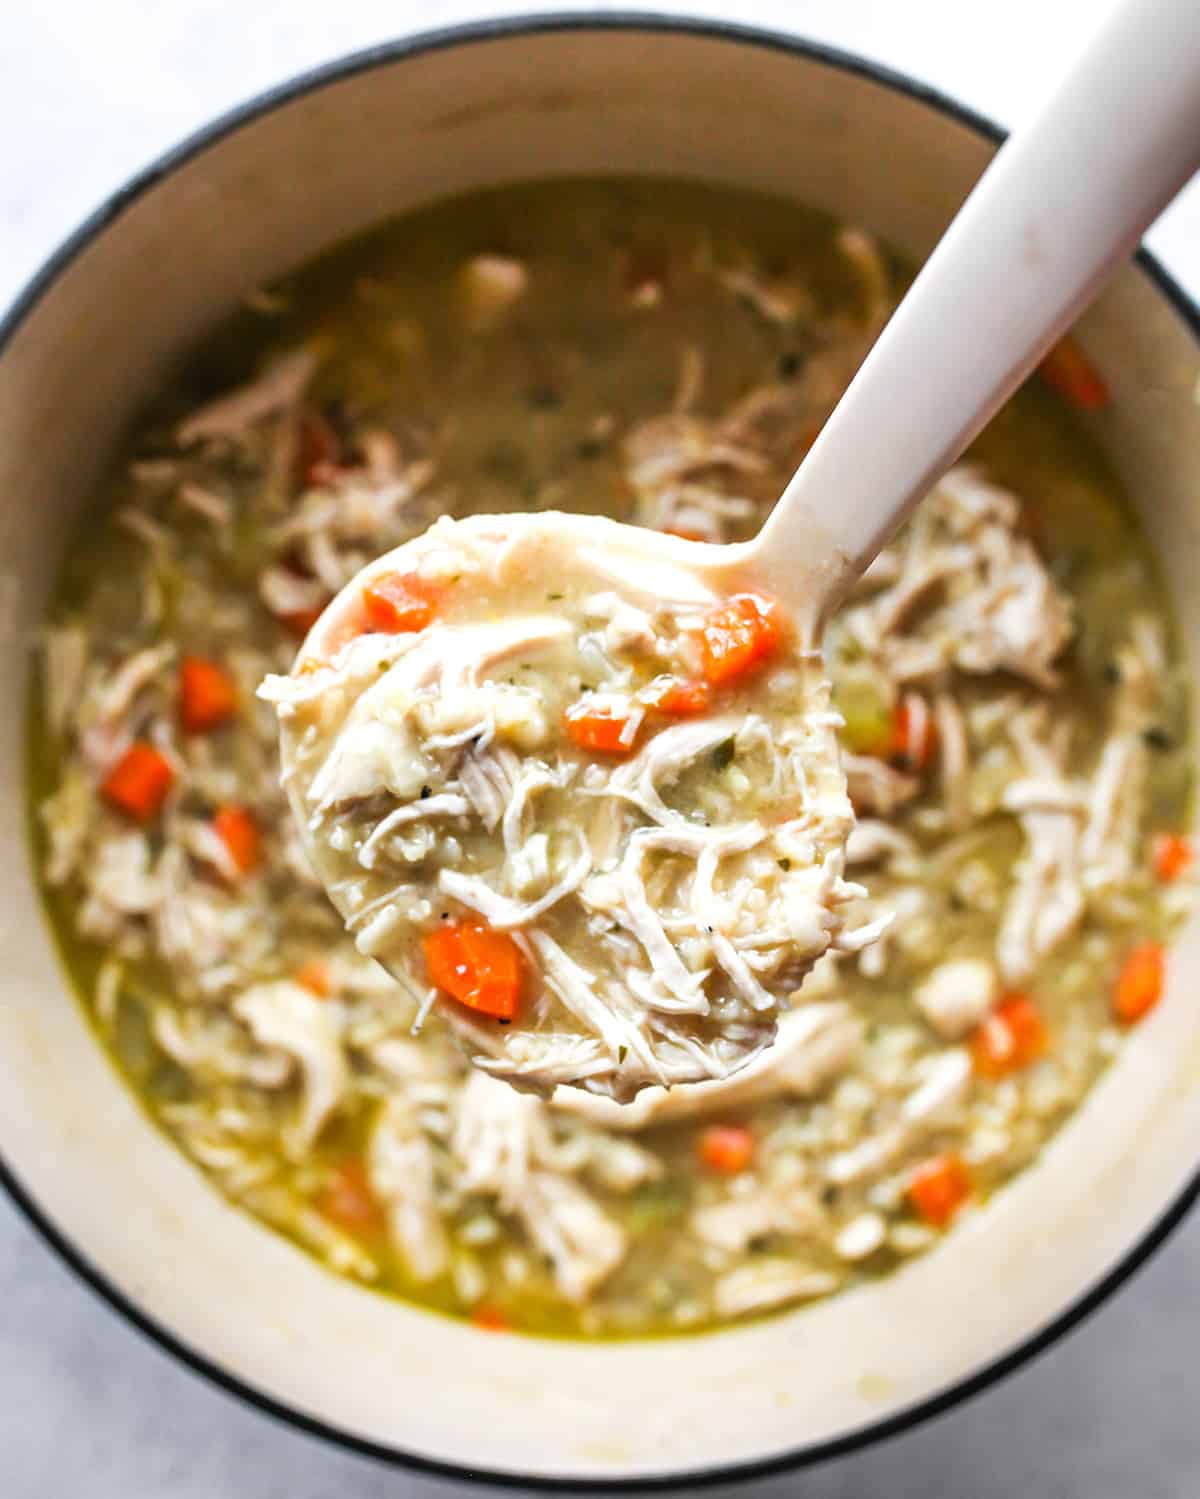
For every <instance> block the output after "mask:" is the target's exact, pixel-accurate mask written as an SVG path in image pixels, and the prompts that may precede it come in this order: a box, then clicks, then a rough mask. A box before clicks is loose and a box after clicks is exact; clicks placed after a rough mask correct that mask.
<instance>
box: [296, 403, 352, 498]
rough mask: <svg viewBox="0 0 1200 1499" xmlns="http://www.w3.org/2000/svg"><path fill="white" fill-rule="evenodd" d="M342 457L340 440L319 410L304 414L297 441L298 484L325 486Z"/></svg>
mask: <svg viewBox="0 0 1200 1499" xmlns="http://www.w3.org/2000/svg"><path fill="white" fill-rule="evenodd" d="M341 457H342V444H341V439H340V438H339V437H338V435H337V433H336V432H335V431H334V429H333V426H332V425H331V423H330V422H329V421H328V420H327V419H326V418H325V417H323V416H322V415H321V414H320V412H318V411H308V412H305V414H304V416H303V417H302V418H301V421H300V432H299V436H298V438H297V442H296V478H297V481H298V482H299V483H301V484H305V485H313V484H322V483H325V482H326V481H328V480H329V479H331V478H332V477H333V474H334V472H335V471H336V469H337V467H338V464H339V463H340V462H341Z"/></svg>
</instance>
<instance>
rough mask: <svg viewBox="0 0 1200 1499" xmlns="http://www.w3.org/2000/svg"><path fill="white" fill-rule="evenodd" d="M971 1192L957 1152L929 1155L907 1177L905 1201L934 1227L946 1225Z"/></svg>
mask: <svg viewBox="0 0 1200 1499" xmlns="http://www.w3.org/2000/svg"><path fill="white" fill-rule="evenodd" d="M970 1195H971V1178H970V1175H969V1174H968V1172H967V1168H966V1167H965V1166H964V1165H963V1163H962V1161H960V1160H959V1158H958V1157H957V1156H956V1155H937V1156H931V1157H930V1158H929V1160H927V1161H922V1163H921V1164H920V1165H919V1166H918V1167H917V1168H916V1170H915V1171H913V1173H912V1175H911V1176H910V1177H909V1178H908V1200H909V1202H911V1203H912V1205H913V1207H914V1208H915V1209H916V1211H917V1213H918V1215H919V1216H920V1217H922V1218H924V1220H925V1222H926V1223H930V1224H932V1225H933V1227H934V1228H945V1227H946V1226H947V1225H948V1224H949V1223H951V1222H952V1221H953V1219H954V1217H955V1215H956V1214H957V1212H958V1210H959V1208H961V1207H962V1205H963V1203H964V1202H966V1200H967V1198H968V1197H969V1196H970Z"/></svg>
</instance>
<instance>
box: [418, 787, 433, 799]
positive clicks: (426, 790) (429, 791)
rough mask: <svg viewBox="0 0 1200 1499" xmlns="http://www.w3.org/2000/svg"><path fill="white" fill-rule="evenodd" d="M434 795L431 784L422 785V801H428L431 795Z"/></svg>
mask: <svg viewBox="0 0 1200 1499" xmlns="http://www.w3.org/2000/svg"><path fill="white" fill-rule="evenodd" d="M432 795H433V791H432V789H431V788H430V787H429V786H422V787H421V800H422V801H423V802H424V801H428V800H429V798H430V797H431V796H432Z"/></svg>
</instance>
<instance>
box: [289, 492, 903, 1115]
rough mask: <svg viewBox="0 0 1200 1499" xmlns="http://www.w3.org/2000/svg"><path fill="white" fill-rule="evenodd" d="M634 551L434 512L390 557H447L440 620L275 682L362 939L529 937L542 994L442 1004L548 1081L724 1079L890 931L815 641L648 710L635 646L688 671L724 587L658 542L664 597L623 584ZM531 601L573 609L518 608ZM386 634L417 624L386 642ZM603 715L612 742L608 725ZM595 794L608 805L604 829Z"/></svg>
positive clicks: (603, 533) (659, 671) (306, 819)
mask: <svg viewBox="0 0 1200 1499" xmlns="http://www.w3.org/2000/svg"><path fill="white" fill-rule="evenodd" d="M643 551H644V548H643V547H642V544H641V543H640V542H639V543H638V544H637V550H636V551H634V550H632V549H631V544H630V543H628V542H627V541H626V540H625V538H624V535H623V533H621V532H620V531H619V530H618V529H617V528H606V527H605V526H604V525H603V524H601V523H598V522H596V521H587V522H582V521H568V519H567V518H565V517H564V518H560V519H554V518H549V519H546V518H541V517H538V518H531V519H530V520H528V521H526V522H524V523H523V524H522V525H520V526H514V524H513V523H512V522H509V523H507V526H506V527H499V526H497V525H496V524H495V523H493V522H487V521H482V522H480V523H478V524H475V525H466V524H463V523H459V524H457V525H454V524H451V523H449V522H445V523H441V524H439V525H438V526H435V527H434V528H433V530H432V531H431V532H430V533H428V535H427V537H426V538H424V539H423V540H422V541H421V542H420V543H414V544H413V545H411V546H409V547H408V548H405V549H404V552H403V554H402V555H397V556H396V557H394V558H391V559H386V560H385V562H383V563H380V564H377V565H376V569H375V571H376V573H379V574H380V575H381V576H382V570H383V569H386V570H387V571H388V572H389V573H396V572H404V571H405V570H407V573H406V575H407V576H411V577H414V578H419V579H423V580H425V579H428V580H436V581H431V582H429V583H428V584H426V583H422V584H421V585H420V586H422V587H425V586H429V587H434V588H436V590H437V592H438V597H439V605H438V609H437V611H436V617H431V618H429V619H428V620H427V621H426V622H425V623H424V624H423V627H422V628H421V629H420V631H419V632H411V633H407V634H405V633H403V632H402V633H401V634H400V635H399V636H397V635H396V634H392V635H383V636H379V635H376V634H373V633H371V632H368V633H367V634H366V635H362V634H359V635H358V636H357V637H355V638H352V639H351V641H350V642H349V644H346V645H344V646H343V645H341V644H339V645H338V646H336V647H335V653H334V655H333V657H332V658H328V657H326V658H320V657H319V656H318V658H317V659H315V660H314V659H308V658H306V659H305V660H304V661H303V662H302V663H301V665H300V668H299V670H298V671H297V673H296V674H295V675H294V676H292V677H290V678H278V677H274V678H270V679H268V681H267V683H266V684H265V685H264V688H263V693H262V695H263V696H264V697H266V698H267V699H268V700H269V701H271V702H272V703H274V704H275V705H276V707H277V709H278V712H279V716H280V722H281V725H282V728H283V733H284V749H285V762H286V780H287V785H288V789H289V792H290V795H291V798H292V804H293V807H294V809H295V811H296V813H297V818H298V822H299V826H300V827H301V829H302V831H303V832H304V835H305V837H306V839H307V840H308V842H309V843H310V845H311V848H312V853H313V862H314V865H315V867H316V868H317V870H318V873H319V874H320V875H321V876H322V878H323V879H324V880H325V882H326V884H327V887H328V888H329V890H330V893H331V895H332V896H333V898H334V901H335V903H336V904H337V905H338V907H339V909H340V910H341V911H342V912H343V914H344V915H345V917H346V919H347V922H348V926H349V928H350V929H351V930H352V931H353V932H354V934H355V936H356V940H357V942H358V945H359V949H360V951H362V952H364V953H369V954H370V955H371V956H374V957H377V958H379V959H380V960H381V961H383V962H385V963H386V964H388V965H389V967H391V968H392V969H393V970H399V971H402V973H403V974H404V976H405V977H406V980H407V982H409V984H410V986H411V985H412V984H420V983H422V982H423V970H422V971H421V972H417V971H415V970H414V954H419V950H420V949H419V946H418V943H419V941H429V940H433V941H437V940H438V939H437V937H436V935H434V936H433V937H431V936H430V927H431V917H433V916H434V913H439V914H438V915H437V917H436V919H437V920H438V921H441V922H443V923H445V922H447V921H450V920H451V919H455V918H457V919H459V920H463V919H466V918H471V919H475V920H479V919H482V920H483V921H484V922H485V923H486V925H487V927H488V929H489V930H490V932H491V933H493V934H500V933H509V932H512V933H514V934H516V936H515V937H514V942H515V944H516V945H515V946H514V948H513V952H514V954H518V955H519V957H517V956H514V958H513V962H514V963H518V962H519V964H520V967H521V969H522V972H523V973H524V974H526V975H527V978H526V982H527V984H528V989H529V992H528V993H527V994H526V996H525V997H524V999H523V1000H522V1008H521V1012H520V1014H519V1015H517V1016H516V1018H515V1022H514V1023H513V1024H512V1025H511V1026H510V1027H509V1029H508V1030H507V1032H506V1033H498V1032H497V1031H496V1029H495V1027H490V1028H489V1026H488V1025H487V1023H486V1021H484V1020H481V1019H480V1018H479V1017H478V1016H476V1017H468V1016H467V1015H465V1014H464V1013H463V1011H462V1007H461V1001H462V996H457V999H458V1001H459V1003H458V1004H456V1003H455V1002H454V999H453V998H452V999H449V1000H447V1001H446V1002H445V1004H444V1005H443V1006H442V1008H443V1011H444V1013H446V1014H447V1017H448V1018H449V1019H450V1021H451V1023H452V1025H453V1027H454V1029H455V1031H456V1032H457V1034H458V1035H459V1036H460V1037H462V1038H463V1040H464V1042H465V1043H466V1044H468V1045H469V1046H471V1047H472V1048H477V1050H476V1052H475V1060H476V1061H477V1064H478V1065H479V1066H480V1067H481V1068H483V1069H484V1070H486V1071H488V1072H490V1073H491V1074H492V1075H493V1076H495V1077H503V1078H507V1079H509V1080H511V1081H512V1082H514V1083H515V1084H517V1085H518V1086H521V1087H523V1088H536V1089H540V1090H541V1091H542V1092H543V1093H548V1092H549V1091H550V1090H551V1089H552V1088H553V1087H554V1086H556V1085H557V1084H558V1083H559V1082H560V1081H570V1082H574V1083H576V1084H578V1085H579V1086H582V1087H585V1088H587V1089H588V1090H589V1091H591V1092H595V1093H607V1094H609V1095H611V1096H613V1097H618V1098H628V1097H632V1096H633V1095H634V1094H635V1093H636V1092H637V1091H638V1090H639V1089H641V1088H644V1087H647V1086H654V1085H662V1086H669V1085H673V1084H681V1083H688V1082H697V1081H699V1080H700V1079H706V1078H716V1077H721V1076H724V1075H725V1074H727V1073H728V1072H730V1071H732V1070H734V1069H735V1068H736V1067H738V1066H739V1065H741V1064H742V1063H744V1062H746V1061H747V1060H749V1059H750V1058H751V1057H753V1056H754V1055H755V1054H756V1053H757V1052H758V1051H760V1050H761V1049H762V1048H763V1047H764V1046H766V1045H767V1044H768V1043H769V1042H770V1040H771V1038H772V1035H773V1032H774V1028H775V1024H776V1020H777V1016H778V1012H779V1008H780V1004H781V1001H784V1000H785V999H787V998H789V997H790V995H791V994H792V993H793V992H794V991H795V990H796V989H797V988H798V986H799V985H800V983H801V982H802V981H803V979H804V977H805V975H806V973H807V971H808V970H809V968H811V966H812V964H813V962H814V961H815V960H816V959H817V958H818V957H820V956H821V955H822V954H823V953H824V952H825V951H826V950H828V949H829V948H831V947H832V948H835V949H839V948H840V949H843V950H846V951H851V950H853V951H858V950H859V949H861V948H862V947H863V946H864V945H865V944H867V943H868V942H870V941H871V940H872V939H873V938H874V936H875V935H876V933H877V931H878V930H879V929H880V924H879V923H877V924H875V925H870V924H868V925H866V926H863V925H860V926H858V927H856V928H854V929H853V930H852V931H851V930H848V929H846V925H845V918H844V908H846V907H847V906H848V905H849V904H850V903H851V902H853V900H854V899H855V898H856V897H858V896H859V895H861V894H862V892H861V891H860V890H859V888H858V887H857V886H854V885H851V884H849V883H848V882H847V881H845V880H844V878H843V858H842V852H841V845H842V843H843V842H844V839H845V836H846V833H847V831H848V829H849V827H850V822H851V818H850V809H849V806H848V803H847V801H846V795H845V788H844V783H843V781H842V777H841V773H840V770H839V768H838V763H837V754H836V747H835V742H834V738H833V732H832V730H833V725H834V723H835V722H836V720H835V717H834V715H833V714H832V712H831V711H830V709H829V704H828V696H827V688H826V686H825V684H824V683H823V682H822V681H821V680H820V677H819V675H818V673H819V663H818V662H816V661H815V660H813V659H812V657H811V656H809V655H805V654H803V653H800V652H797V653H795V657H794V659H793V660H790V661H787V662H785V661H784V660H782V659H781V660H780V661H779V663H778V665H779V667H780V668H781V669H778V670H776V671H774V672H773V673H771V674H769V675H767V676H765V677H763V678H762V679H761V681H762V685H761V686H760V685H758V683H754V684H748V685H747V686H745V687H744V688H742V689H741V690H740V691H738V692H736V693H735V692H733V691H727V692H726V693H725V694H724V703H725V706H726V711H719V712H716V713H715V714H712V715H708V714H705V715H704V716H702V717H700V718H697V719H695V720H692V721H683V722H680V723H677V724H673V725H672V724H669V723H668V724H663V723H661V722H659V721H658V720H657V719H656V718H655V719H651V718H649V717H648V712H649V710H650V709H651V708H652V707H653V703H654V700H653V699H650V700H644V699H642V698H640V697H639V695H638V694H637V693H636V692H635V691H633V690H631V689H632V686H633V681H634V672H635V663H636V662H640V661H642V660H643V658H648V660H649V663H650V665H651V666H652V667H653V668H656V670H655V671H654V676H653V680H659V679H662V680H664V681H665V682H666V683H667V686H668V688H669V687H670V686H671V684H672V683H673V682H674V681H676V680H682V679H686V674H687V673H689V672H690V671H691V670H692V669H693V668H692V666H691V665H690V664H689V663H690V662H691V659H692V656H691V653H694V650H695V645H694V640H693V638H692V632H694V630H695V629H696V628H697V627H698V626H699V625H701V624H702V623H703V621H704V620H705V619H706V618H707V617H708V611H709V610H711V609H712V608H713V607H715V605H716V604H717V603H718V602H719V601H718V600H717V599H716V597H715V596H714V595H713V594H712V593H711V591H710V590H709V589H708V587H707V585H706V584H705V583H704V582H703V579H702V578H701V577H699V576H698V575H694V574H693V573H692V572H691V571H690V570H685V569H684V568H683V567H682V565H681V564H680V563H679V562H677V561H674V560H671V558H670V556H664V559H663V561H662V563H661V564H660V566H659V570H658V579H657V583H656V584H655V591H656V593H657V595H658V599H657V601H656V602H655V603H652V604H648V603H647V602H646V601H645V596H644V592H643V590H642V588H641V586H640V585H635V586H634V588H633V592H632V595H631V594H630V592H629V587H628V577H629V575H630V574H633V575H636V574H637V573H638V572H639V570H640V572H641V573H646V572H647V571H648V568H647V562H646V559H645V557H644V556H642V552H643ZM626 561H628V567H626V566H625V563H626ZM413 586H417V585H413ZM456 588H458V589H460V590H461V601H460V602H459V603H457V605H455V604H454V603H452V600H454V599H455V598H457V597H458V595H456V594H455V592H454V590H455V589H456ZM506 590H507V591H506ZM543 598H544V599H545V601H546V603H547V604H550V603H560V604H561V606H562V607H561V608H560V609H559V611H558V612H546V613H540V612H539V613H531V612H529V609H530V603H531V600H532V601H533V602H534V603H535V605H540V603H541V600H542V599H543ZM677 601H678V602H677ZM456 610H457V612H456ZM429 612H430V614H431V615H433V612H434V611H432V610H430V611H429ZM359 628H361V627H359ZM372 639H383V640H389V641H395V640H397V639H399V640H401V641H404V642H405V644H403V645H401V646H398V647H396V648H395V649H394V650H393V651H392V653H391V654H389V655H386V656H385V655H382V654H380V653H379V652H378V651H373V650H372V648H371V646H370V645H369V643H368V642H370V641H371V640H372ZM318 651H319V647H318ZM785 666H786V669H782V668H784V667H785ZM596 677H599V678H600V680H599V681H593V682H591V683H590V684H589V685H587V686H584V687H581V685H580V684H581V683H582V682H585V681H587V679H588V678H596ZM576 722H579V723H582V724H584V725H585V727H584V728H583V729H581V730H578V731H576V729H575V727H574V725H575V724H576ZM608 724H613V725H614V726H616V728H617V729H619V733H616V737H615V738H614V740H613V742H612V744H611V745H608V746H607V747H606V746H605V745H604V744H599V745H596V744H593V743H592V742H591V737H592V736H593V735H595V734H601V735H603V734H604V733H605V732H607V730H606V729H605V728H604V727H603V726H605V725H608ZM559 726H561V727H559ZM639 736H642V738H643V741H644V747H641V746H639V744H638V739H639ZM579 750H583V751H584V754H583V755H582V756H581V755H580V754H579ZM597 750H598V751H599V753H596V752H595V751H597ZM626 756H628V758H625V757H626ZM735 761H736V762H739V764H738V768H737V769H736V771H735V772H731V775H730V776H729V777H722V771H723V770H725V769H726V768H727V767H730V766H732V765H733V763H734V762H735ZM742 764H744V765H745V767H746V768H745V769H744V770H743V769H741V765H742ZM751 788H757V789H754V790H752V791H751ZM748 792H749V793H750V794H749V801H750V805H749V806H747V805H746V803H747V800H748ZM597 802H600V803H607V804H608V805H609V806H610V808H611V810H610V811H609V813H608V819H609V820H608V823H607V829H606V831H605V833H604V835H603V838H602V839H601V840H600V842H599V844H598V843H597V841H596V839H595V837H594V829H595V828H596V826H597V824H596V821H595V816H594V812H595V805H596V803H597ZM614 804H615V805H614ZM778 806H786V807H787V810H788V815H787V816H786V818H781V817H779V816H778V815H777V813H776V811H775V808H776V807H778ZM758 810H762V811H764V812H766V813H767V814H769V821H761V820H759V818H758V817H757V816H756V815H754V814H755V812H756V811H758ZM435 814H436V815H435ZM450 819H453V822H452V825H451V823H450ZM455 940H456V939H455ZM415 961H416V962H417V963H418V964H420V958H419V956H418V957H417V958H416V959H415ZM468 1008H469V1003H468ZM506 1018H508V1017H506ZM572 1068H576V1069H577V1071H576V1074H575V1076H574V1077H572V1075H571V1069H572Z"/></svg>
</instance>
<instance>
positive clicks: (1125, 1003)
mask: <svg viewBox="0 0 1200 1499" xmlns="http://www.w3.org/2000/svg"><path fill="white" fill-rule="evenodd" d="M1165 971H1166V955H1165V954H1164V952H1163V950H1162V948H1161V947H1160V946H1159V944H1158V943H1157V942H1143V943H1142V944H1141V946H1140V947H1135V948H1134V949H1133V951H1132V952H1131V953H1130V954H1129V955H1128V957H1127V958H1126V959H1125V961H1124V963H1123V964H1122V965H1121V971H1120V972H1119V973H1118V974H1117V981H1116V983H1115V985H1114V986H1113V1001H1112V1002H1113V1011H1114V1013H1115V1014H1116V1017H1117V1019H1118V1020H1120V1021H1122V1022H1123V1023H1124V1024H1125V1025H1134V1024H1136V1023H1137V1021H1139V1020H1141V1019H1142V1017H1143V1016H1144V1015H1148V1014H1149V1013H1150V1011H1151V1010H1152V1009H1153V1008H1154V1006H1155V1005H1156V1004H1157V1003H1158V1002H1159V1000H1160V999H1161V998H1162V991H1163V978H1164V976H1165Z"/></svg>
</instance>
